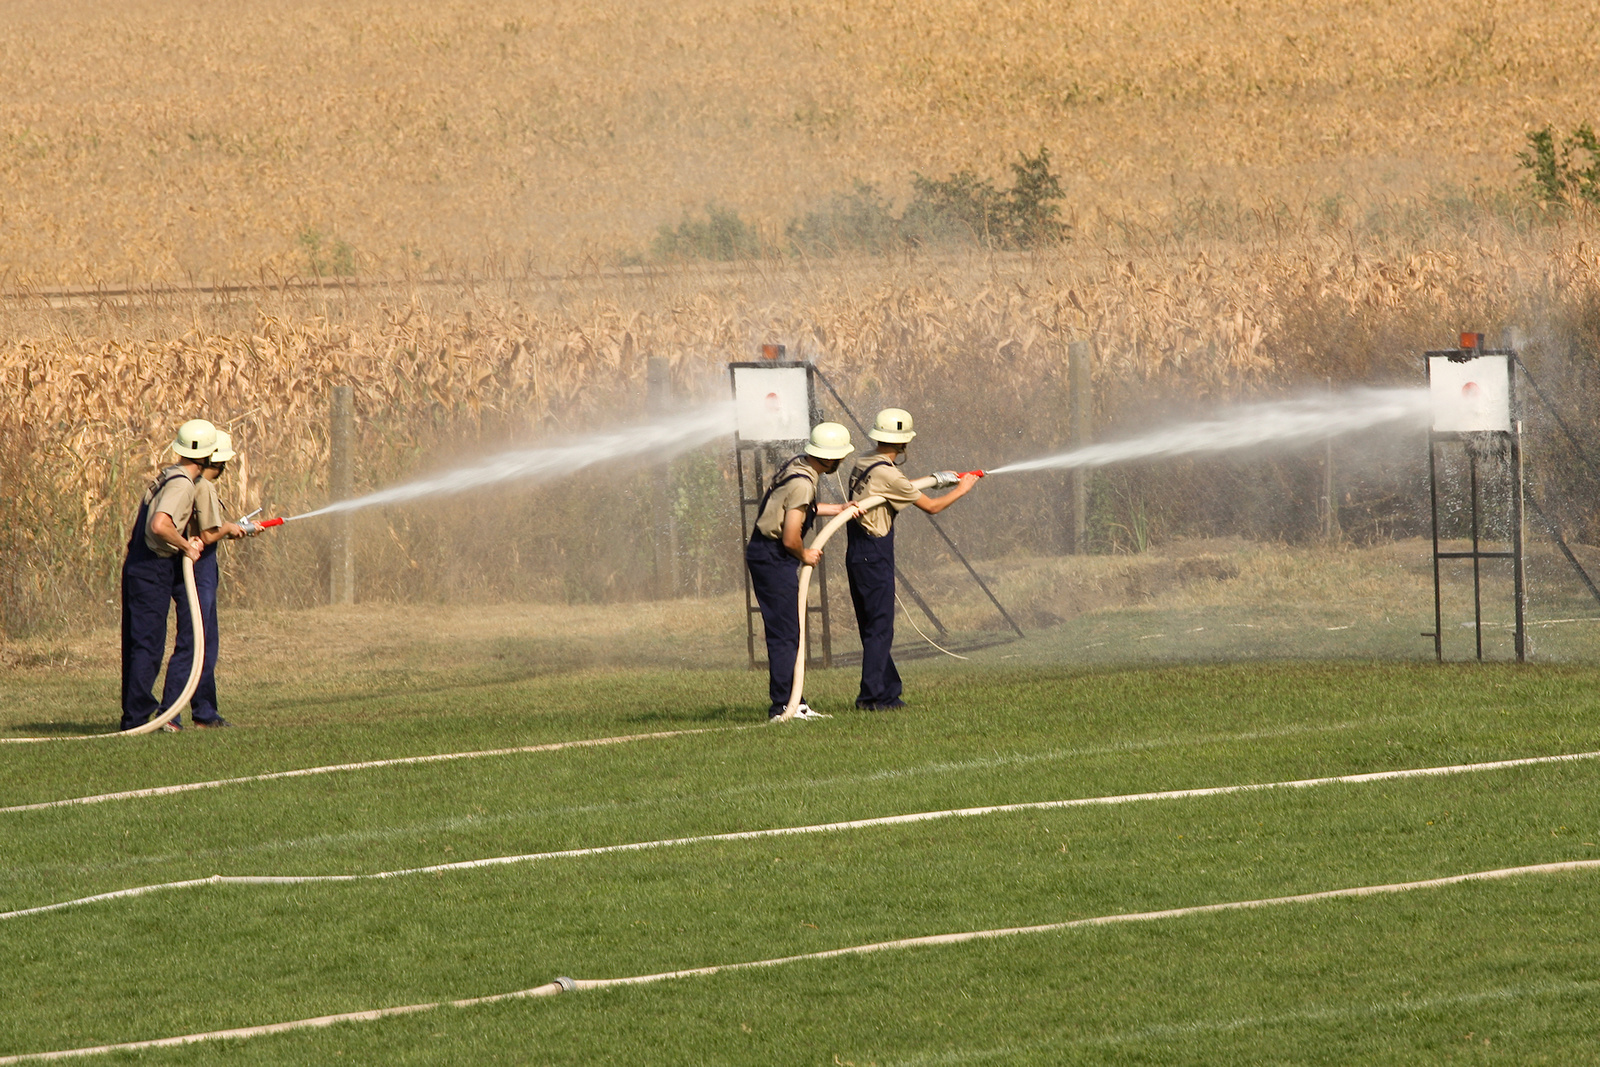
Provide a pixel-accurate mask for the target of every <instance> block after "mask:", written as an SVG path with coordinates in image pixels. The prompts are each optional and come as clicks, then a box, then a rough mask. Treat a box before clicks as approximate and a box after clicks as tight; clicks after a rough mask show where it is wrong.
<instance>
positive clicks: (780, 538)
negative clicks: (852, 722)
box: [744, 422, 855, 719]
mask: <svg viewBox="0 0 1600 1067" xmlns="http://www.w3.org/2000/svg"><path fill="white" fill-rule="evenodd" d="M854 449H855V446H854V445H853V444H852V443H851V441H850V431H849V430H847V429H845V428H844V427H843V426H841V425H839V424H838V423H837V422H822V423H818V424H817V425H816V426H815V427H814V428H813V429H812V431H811V439H810V440H809V441H808V442H806V446H805V451H804V452H802V453H801V454H800V455H797V456H794V457H793V458H791V459H790V460H789V461H788V462H786V463H785V464H784V465H783V466H781V467H779V468H778V471H777V473H776V474H774V475H773V478H772V485H771V486H770V487H768V489H767V492H766V495H764V496H763V497H762V498H761V505H760V507H759V508H757V509H756V528H755V531H754V532H753V533H751V535H750V543H749V544H748V545H747V546H745V550H744V562H745V567H746V568H748V569H749V571H750V587H751V588H752V589H753V590H755V594H756V603H757V604H759V605H760V607H761V622H762V628H763V629H764V630H765V631H766V635H767V696H768V708H767V718H768V719H776V718H777V717H778V716H780V715H782V714H783V709H784V706H785V705H787V704H788V702H789V689H790V687H791V686H793V685H794V662H795V657H796V656H797V655H798V654H799V652H800V565H801V564H805V565H807V566H811V567H815V566H816V565H817V561H818V560H820V559H821V558H822V553H821V552H820V551H819V550H817V549H814V548H807V547H805V536H806V534H807V533H809V532H810V531H811V524H812V523H813V522H814V521H815V520H816V517H817V516H818V515H837V514H839V512H841V511H843V510H844V507H845V505H843V504H819V503H817V479H818V477H819V476H820V475H823V474H831V473H833V472H834V471H835V470H837V469H838V467H839V461H840V460H842V459H843V458H844V457H845V456H848V455H849V454H850V453H851V452H852V451H854ZM794 717H795V718H797V719H820V718H823V715H822V714H821V713H820V712H817V711H813V710H812V709H811V708H809V707H807V706H806V704H805V701H804V699H802V700H801V703H800V708H799V710H798V711H797V712H795V716H794Z"/></svg>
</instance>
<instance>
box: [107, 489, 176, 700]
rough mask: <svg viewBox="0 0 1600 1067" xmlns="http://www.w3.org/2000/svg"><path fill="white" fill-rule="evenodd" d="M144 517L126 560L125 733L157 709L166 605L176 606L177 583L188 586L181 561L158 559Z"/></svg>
mask: <svg viewBox="0 0 1600 1067" xmlns="http://www.w3.org/2000/svg"><path fill="white" fill-rule="evenodd" d="M144 514H145V513H144V509H143V508H140V509H139V521H138V522H137V523H135V525H134V534H133V540H132V541H131V542H130V543H129V545H128V555H127V558H126V559H124V560H123V562H122V729H124V730H131V729H133V728H134V727H135V726H143V725H144V724H145V723H146V722H148V721H149V719H150V716H151V715H153V714H155V711H156V708H157V707H158V705H157V704H156V698H155V687H156V676H157V675H159V674H160V673H161V660H162V658H163V657H164V656H165V655H166V651H167V605H168V604H169V603H171V602H172V586H173V582H174V581H176V582H177V584H178V587H179V588H180V589H181V588H182V587H183V569H182V566H181V564H180V561H179V557H177V556H173V557H170V558H168V557H164V556H158V555H156V554H155V553H154V552H152V551H150V549H149V548H148V547H146V546H145V543H144V533H143V530H144ZM186 607H187V605H186ZM180 688H181V686H180Z"/></svg>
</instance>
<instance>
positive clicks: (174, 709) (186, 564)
mask: <svg viewBox="0 0 1600 1067" xmlns="http://www.w3.org/2000/svg"><path fill="white" fill-rule="evenodd" d="M182 558H183V590H184V592H185V593H187V594H188V600H189V622H190V625H191V627H192V632H193V634H194V662H193V663H192V664H190V666H189V680H188V681H187V682H185V683H184V685H183V692H181V693H179V694H178V698H177V699H176V700H174V701H173V702H172V703H171V704H170V705H168V706H167V707H166V709H165V710H162V711H159V712H157V713H156V715H155V717H154V718H152V719H150V721H148V722H146V723H145V724H144V725H143V726H135V727H134V728H133V729H131V730H118V731H116V732H114V733H109V734H83V735H80V736H78V737H6V738H0V741H5V742H8V743H13V744H14V743H18V742H25V741H88V740H91V739H93V738H96V737H132V736H134V735H136V734H150V733H155V732H156V731H157V730H159V729H161V728H162V727H163V726H165V725H166V724H167V723H169V722H171V721H172V720H173V719H176V718H177V717H178V715H179V713H180V712H182V711H183V709H184V706H185V705H187V704H188V703H189V700H190V698H192V697H193V696H194V691H195V689H196V688H197V687H198V686H199V685H200V672H201V671H203V670H205V661H206V627H205V620H204V619H202V618H201V617H200V594H199V592H198V591H197V590H196V589H195V586H194V561H193V560H191V559H190V558H189V557H188V556H187V555H185V556H184V557H182Z"/></svg>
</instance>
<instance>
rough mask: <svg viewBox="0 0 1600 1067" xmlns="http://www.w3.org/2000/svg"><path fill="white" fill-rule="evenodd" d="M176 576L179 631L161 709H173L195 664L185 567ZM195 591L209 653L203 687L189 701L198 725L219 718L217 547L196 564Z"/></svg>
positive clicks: (202, 669) (203, 670)
mask: <svg viewBox="0 0 1600 1067" xmlns="http://www.w3.org/2000/svg"><path fill="white" fill-rule="evenodd" d="M172 570H173V574H172V600H173V603H174V604H176V605H177V608H178V632H177V634H176V636H175V637H174V639H173V642H172V658H171V659H170V660H168V661H167V681H166V685H165V686H164V687H163V689H162V693H161V706H162V707H164V708H170V707H172V704H173V701H175V700H177V699H178V696H179V695H180V694H181V693H182V692H183V687H184V685H185V684H187V683H188V681H189V669H190V667H192V666H193V665H194V624H193V623H192V622H191V621H190V620H189V593H188V591H187V590H185V589H184V587H183V564H182V563H181V562H179V563H177V564H176V565H175V566H174V567H173V569H172ZM194 591H195V593H196V595H198V596H199V598H200V626H201V629H202V631H203V632H204V633H205V636H206V654H205V657H204V659H202V660H201V663H200V684H199V685H198V686H196V687H195V691H194V696H193V697H191V698H190V700H189V708H190V715H189V717H190V718H191V719H193V720H194V721H195V722H215V721H216V720H217V718H218V717H219V716H218V715H217V546H216V545H207V546H206V547H205V550H204V551H202V552H201V553H200V561H199V562H198V563H196V564H195V565H194Z"/></svg>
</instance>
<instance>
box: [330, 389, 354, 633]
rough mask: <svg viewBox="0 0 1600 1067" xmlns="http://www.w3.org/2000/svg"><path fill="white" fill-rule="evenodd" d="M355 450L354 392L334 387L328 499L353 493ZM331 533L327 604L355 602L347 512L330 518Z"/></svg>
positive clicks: (351, 547) (352, 553)
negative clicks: (353, 453) (353, 454)
mask: <svg viewBox="0 0 1600 1067" xmlns="http://www.w3.org/2000/svg"><path fill="white" fill-rule="evenodd" d="M354 450H355V390H353V389H352V388H351V387H350V386H348V385H336V386H334V387H333V404H332V407H331V410H330V411H329V418H328V498H329V500H347V499H349V498H350V497H351V496H352V495H353V494H354V492H355V478H354V476H353V473H352V471H353V463H352V458H353V457H352V455H351V453H352V452H353V451H354ZM329 518H330V519H331V521H332V523H333V530H332V533H331V537H330V539H329V543H328V603H330V604H354V603H355V602H356V560H355V538H354V537H353V536H352V534H351V525H352V524H351V520H350V513H349V512H347V511H346V512H338V513H335V514H334V515H331V516H329Z"/></svg>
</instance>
